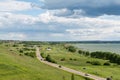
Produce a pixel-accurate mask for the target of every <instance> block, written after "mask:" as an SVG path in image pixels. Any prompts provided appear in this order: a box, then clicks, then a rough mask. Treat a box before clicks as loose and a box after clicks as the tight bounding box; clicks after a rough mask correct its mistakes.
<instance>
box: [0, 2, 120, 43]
mask: <svg viewBox="0 0 120 80" xmlns="http://www.w3.org/2000/svg"><path fill="white" fill-rule="evenodd" d="M0 39H1V40H36V41H37V40H39V41H72V40H73V41H82V40H117V41H118V40H120V0H100V1H98V0H92V1H90V0H69V1H67V0H0Z"/></svg>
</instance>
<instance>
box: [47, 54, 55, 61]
mask: <svg viewBox="0 0 120 80" xmlns="http://www.w3.org/2000/svg"><path fill="white" fill-rule="evenodd" d="M46 60H47V61H48V62H52V63H57V62H56V61H55V60H53V59H52V58H51V56H50V55H47V57H46Z"/></svg>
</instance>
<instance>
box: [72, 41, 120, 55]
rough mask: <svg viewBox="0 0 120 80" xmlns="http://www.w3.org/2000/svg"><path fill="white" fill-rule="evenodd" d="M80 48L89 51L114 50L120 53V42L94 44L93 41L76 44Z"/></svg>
mask: <svg viewBox="0 0 120 80" xmlns="http://www.w3.org/2000/svg"><path fill="white" fill-rule="evenodd" d="M74 45H75V46H77V47H78V48H80V49H82V50H87V51H91V52H92V51H106V52H114V53H118V54H120V43H118V44H116V43H103V44H97V43H95V44H93V43H89V44H86V43H80V44H74Z"/></svg>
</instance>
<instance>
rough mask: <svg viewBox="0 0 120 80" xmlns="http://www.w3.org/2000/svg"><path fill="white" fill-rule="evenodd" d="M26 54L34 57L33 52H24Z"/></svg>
mask: <svg viewBox="0 0 120 80" xmlns="http://www.w3.org/2000/svg"><path fill="white" fill-rule="evenodd" d="M24 54H25V55H26V56H30V57H33V58H34V57H35V56H36V55H35V52H26V53H24Z"/></svg>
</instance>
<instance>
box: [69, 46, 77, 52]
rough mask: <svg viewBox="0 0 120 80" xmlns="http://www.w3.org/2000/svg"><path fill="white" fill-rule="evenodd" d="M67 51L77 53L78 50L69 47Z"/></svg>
mask: <svg viewBox="0 0 120 80" xmlns="http://www.w3.org/2000/svg"><path fill="white" fill-rule="evenodd" d="M67 49H68V51H70V52H76V48H75V47H74V46H68V47H67Z"/></svg>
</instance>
